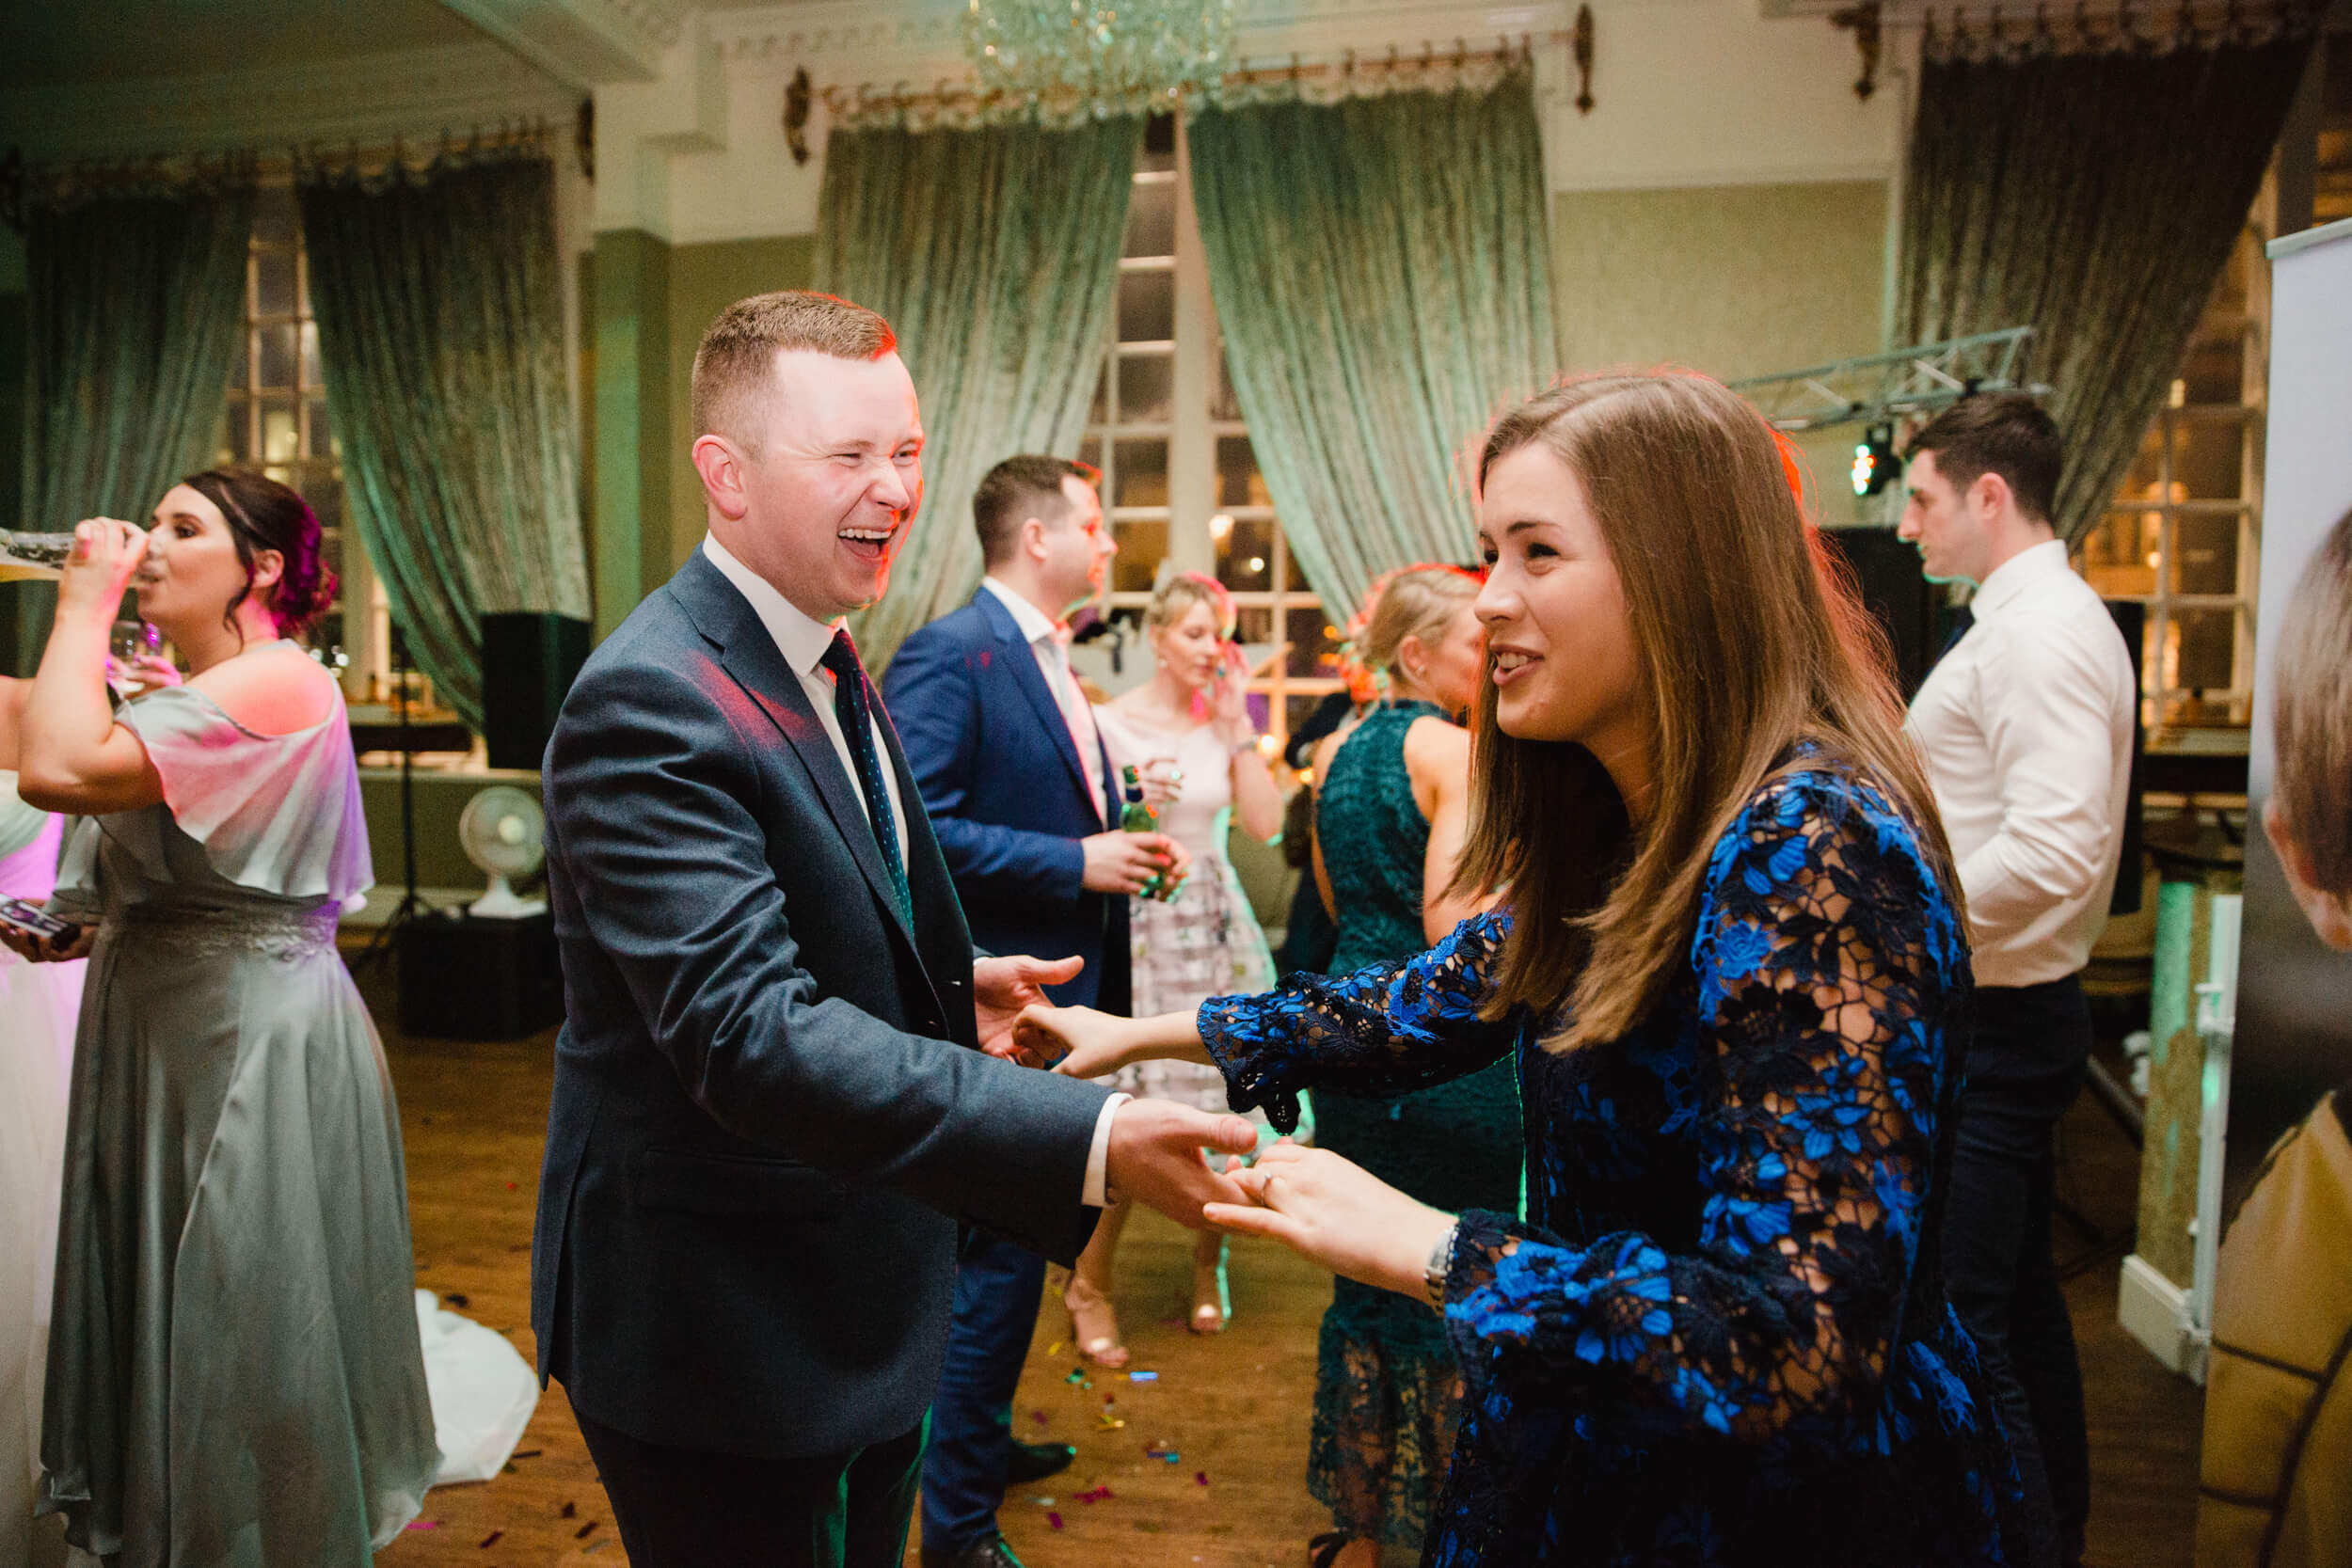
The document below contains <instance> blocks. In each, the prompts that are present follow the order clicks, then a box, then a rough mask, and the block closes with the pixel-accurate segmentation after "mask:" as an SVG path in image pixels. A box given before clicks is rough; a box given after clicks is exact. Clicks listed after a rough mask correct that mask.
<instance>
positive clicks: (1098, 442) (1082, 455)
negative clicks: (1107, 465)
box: [1078, 436, 1103, 473]
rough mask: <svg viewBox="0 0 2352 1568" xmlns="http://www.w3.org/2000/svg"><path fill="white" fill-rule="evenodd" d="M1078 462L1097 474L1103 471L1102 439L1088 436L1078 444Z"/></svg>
mask: <svg viewBox="0 0 2352 1568" xmlns="http://www.w3.org/2000/svg"><path fill="white" fill-rule="evenodd" d="M1078 461H1079V462H1081V463H1083V464H1085V465H1086V466H1087V467H1089V468H1092V469H1093V470H1095V471H1096V472H1097V473H1100V472H1102V469H1103V438H1102V437H1101V436H1088V437H1087V438H1086V439H1085V440H1083V441H1081V442H1079V443H1078Z"/></svg>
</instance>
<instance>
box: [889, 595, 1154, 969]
mask: <svg viewBox="0 0 2352 1568" xmlns="http://www.w3.org/2000/svg"><path fill="white" fill-rule="evenodd" d="M882 694H883V697H884V699H885V700H886V702H887V704H888V705H889V708H890V713H891V717H892V718H893V719H894V720H896V721H897V722H898V733H899V735H900V736H902V737H903V738H904V740H905V743H906V752H907V766H908V768H909V769H910V770H911V771H912V772H913V773H914V783H915V786H916V787H917V788H918V789H920V790H921V791H922V793H923V805H924V809H925V810H926V811H928V812H929V813H930V818H931V828H932V831H933V832H936V833H937V834H938V835H939V847H940V851H941V853H942V854H943V855H945V856H946V861H947V871H948V875H950V876H951V877H953V878H954V879H955V883H956V893H957V895H958V896H960V897H961V899H962V900H963V914H964V918H965V919H966V920H968V921H970V922H971V925H972V934H973V938H974V940H975V941H977V942H978V943H979V944H980V945H981V946H982V947H984V948H987V949H989V950H990V951H991V952H995V953H1007V954H1010V953H1030V954H1034V955H1036V956H1037V957H1039V958H1068V957H1070V956H1071V955H1073V954H1075V955H1077V956H1078V957H1080V958H1084V959H1086V963H1087V966H1086V969H1085V970H1084V971H1083V972H1082V973H1081V974H1079V976H1078V978H1077V979H1075V980H1073V981H1072V982H1071V983H1070V984H1069V985H1067V986H1057V987H1055V988H1054V1000H1055V1001H1057V1002H1060V1003H1064V1004H1073V1003H1074V1004H1077V1005H1079V1006H1089V1007H1095V1006H1099V1007H1104V1008H1105V1009H1107V1010H1109V1011H1112V1012H1120V1013H1123V1012H1125V1011H1126V1010H1127V995H1128V988H1127V900H1126V898H1125V896H1124V895H1104V894H1100V893H1089V892H1087V891H1086V889H1085V888H1084V887H1083V886H1082V885H1081V882H1080V877H1081V873H1082V871H1083V870H1084V863H1085V854H1084V852H1083V851H1082V850H1081V849H1080V848H1079V847H1078V840H1080V839H1082V838H1085V837H1088V836H1089V835H1090V834H1093V833H1099V832H1103V831H1104V828H1105V827H1106V826H1108V827H1114V828H1115V827H1117V826H1118V825H1119V811H1120V796H1119V791H1118V773H1117V771H1116V770H1115V769H1114V768H1112V767H1111V762H1110V753H1109V752H1107V751H1104V752H1103V754H1102V777H1103V782H1104V799H1103V801H1102V806H1101V809H1100V810H1099V811H1098V810H1097V809H1096V808H1095V807H1094V806H1093V804H1092V803H1091V802H1090V800H1089V791H1088V787H1087V780H1086V772H1085V770H1084V768H1081V767H1080V766H1079V763H1078V748H1077V743H1076V742H1075V741H1073V740H1072V739H1071V736H1070V725H1069V722H1068V721H1066V720H1065V719H1063V718H1062V714H1061V709H1060V708H1059V707H1058V706H1057V705H1056V704H1055V702H1054V697H1053V693H1052V692H1050V691H1048V690H1047V689H1046V688H1045V677H1044V676H1043V675H1041V674H1040V673H1038V667H1037V655H1036V654H1035V653H1034V652H1033V651H1032V650H1031V649H1030V647H1029V644H1028V641H1027V640H1026V639H1025V638H1024V637H1023V636H1022V635H1021V628H1020V626H1018V625H1017V624H1016V623H1015V622H1014V620H1013V618H1012V612H1011V611H1010V610H1007V609H1006V608H1005V607H1004V606H1003V605H1002V604H1000V603H998V602H997V599H996V596H995V595H994V594H991V593H990V592H989V591H988V590H986V589H981V590H980V591H979V592H978V593H977V594H974V595H973V596H972V602H971V603H969V604H967V605H965V606H964V607H963V608H962V609H961V610H951V611H950V612H948V613H947V614H946V615H943V616H941V617H940V618H939V619H938V620H936V621H933V622H932V623H931V624H930V626H925V627H923V628H922V629H921V630H920V631H917V632H916V633H915V634H914V636H912V637H910V638H908V639H907V640H906V641H905V642H903V643H901V644H900V645H899V648H898V655H897V657H894V658H893V659H892V660H891V661H890V670H889V673H887V674H886V675H885V676H884V677H883V679H882ZM1097 745H1098V747H1099V746H1100V737H1099V736H1098V737H1097Z"/></svg>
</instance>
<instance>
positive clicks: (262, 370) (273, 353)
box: [253, 322, 294, 387]
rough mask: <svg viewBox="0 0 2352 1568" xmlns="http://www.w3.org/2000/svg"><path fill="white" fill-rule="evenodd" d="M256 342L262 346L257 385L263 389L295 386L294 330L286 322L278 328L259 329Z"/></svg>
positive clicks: (257, 329)
mask: <svg viewBox="0 0 2352 1568" xmlns="http://www.w3.org/2000/svg"><path fill="white" fill-rule="evenodd" d="M253 338H254V341H255V342H256V343H257V344H259V345H260V363H259V366H258V367H257V374H258V375H259V376H260V380H259V382H258V383H257V384H258V385H260V386H263V387H291V386H293V385H294V323H292V322H285V323H281V324H280V325H277V326H263V327H257V328H255V329H254V333H253Z"/></svg>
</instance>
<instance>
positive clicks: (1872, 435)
mask: <svg viewBox="0 0 2352 1568" xmlns="http://www.w3.org/2000/svg"><path fill="white" fill-rule="evenodd" d="M1901 472H1902V465H1901V464H1900V463H1899V462H1898V461H1897V460H1896V457H1895V427H1894V426H1892V425H1884V424H1874V425H1872V426H1871V427H1870V428H1869V429H1868V431H1867V432H1866V433H1865V434H1864V436H1863V437H1862V439H1861V440H1860V441H1859V442H1857V443H1855V445H1854V449H1853V493H1854V494H1855V495H1857V496H1875V495H1877V494H1878V493H1879V492H1880V491H1881V490H1883V489H1885V488H1886V487H1887V486H1888V485H1889V484H1892V483H1894V482H1895V477H1896V476H1897V475H1898V474H1899V473H1901Z"/></svg>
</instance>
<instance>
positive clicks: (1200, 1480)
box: [1192, 1470, 1209, 1486]
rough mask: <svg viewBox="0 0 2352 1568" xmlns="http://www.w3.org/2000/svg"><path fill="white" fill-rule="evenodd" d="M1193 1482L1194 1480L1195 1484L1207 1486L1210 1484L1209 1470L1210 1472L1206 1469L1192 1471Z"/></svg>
mask: <svg viewBox="0 0 2352 1568" xmlns="http://www.w3.org/2000/svg"><path fill="white" fill-rule="evenodd" d="M1192 1482H1193V1484H1194V1485H1195V1486H1206V1485H1208V1484H1209V1472H1208V1471H1206V1470H1195V1471H1194V1472H1193V1473H1192Z"/></svg>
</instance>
